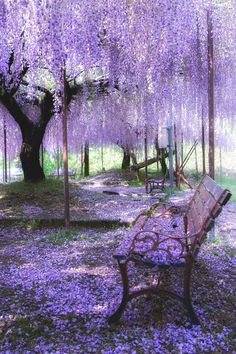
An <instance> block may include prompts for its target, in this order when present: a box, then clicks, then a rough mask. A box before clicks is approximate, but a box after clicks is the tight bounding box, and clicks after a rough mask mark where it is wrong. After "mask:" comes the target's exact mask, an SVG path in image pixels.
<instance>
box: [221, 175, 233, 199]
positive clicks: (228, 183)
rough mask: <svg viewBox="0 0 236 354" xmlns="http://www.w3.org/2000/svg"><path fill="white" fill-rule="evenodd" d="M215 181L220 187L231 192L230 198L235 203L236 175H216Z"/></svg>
mask: <svg viewBox="0 0 236 354" xmlns="http://www.w3.org/2000/svg"><path fill="white" fill-rule="evenodd" d="M216 181H217V182H218V183H219V185H220V186H221V187H223V188H227V189H229V191H230V192H231V193H232V197H231V199H230V200H231V202H234V203H236V177H225V176H217V177H216Z"/></svg>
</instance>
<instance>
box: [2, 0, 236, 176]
mask: <svg viewBox="0 0 236 354" xmlns="http://www.w3.org/2000/svg"><path fill="white" fill-rule="evenodd" d="M235 6H236V5H235V2H234V1H233V0H227V1H220V0H214V1H213V0H212V1H210V0H209V1H207V2H203V1H201V0H191V1H188V2H186V1H184V0H181V1H166V0H158V1H150V2H148V3H147V2H146V1H135V0H130V1H127V0H122V1H119V2H117V1H115V0H112V1H109V2H104V1H96V2H95V1H91V0H88V1H80V0H69V1H59V0H58V1H57V0H56V1H49V0H45V1H39V0H31V1H27V0H24V1H23V0H17V1H13V0H10V1H4V0H3V1H1V3H0V24H1V26H0V32H1V33H0V35H1V40H0V53H1V62H0V102H1V103H2V104H3V105H4V106H5V108H6V109H7V110H8V112H9V113H10V115H11V116H12V117H13V118H14V120H15V121H16V122H17V124H18V125H19V127H20V130H21V134H22V147H21V162H22V167H23V171H24V176H25V179H26V180H31V181H36V180H40V179H42V178H44V173H43V170H42V168H41V166H40V163H39V147H40V144H41V142H42V139H43V136H44V134H45V131H46V128H47V126H48V122H49V121H50V120H51V118H52V117H53V116H55V121H56V120H57V117H58V116H59V115H60V113H61V112H62V107H63V105H62V101H63V100H62V98H63V97H64V98H65V97H66V100H65V104H66V110H67V109H68V108H69V106H70V109H71V110H72V109H73V110H74V114H73V110H72V111H71V112H70V115H71V116H72V120H74V123H73V126H75V127H77V129H75V131H74V135H73V136H74V140H76V136H75V132H76V131H77V132H78V133H77V138H78V137H80V138H83V135H84V131H83V130H82V131H81V129H82V127H83V126H86V130H87V132H89V134H87V137H86V139H87V140H88V141H91V142H93V141H95V142H97V141H99V140H101V136H102V138H103V139H104V140H107V141H108V140H109V141H112V142H116V143H117V142H119V143H120V144H122V146H133V145H134V144H135V143H136V142H137V141H139V138H140V137H143V134H144V131H145V129H144V128H145V127H146V126H148V127H149V131H150V139H153V140H154V139H155V136H156V134H157V132H158V129H159V128H158V127H160V125H164V124H166V122H167V121H168V120H169V117H170V116H172V120H174V122H175V123H176V125H177V131H178V132H180V131H182V130H184V129H185V131H186V136H190V131H191V132H192V133H191V134H193V132H194V131H196V129H197V127H198V124H199V116H201V114H200V112H203V116H204V119H205V118H206V117H207V111H208V100H207V94H208V92H209V90H208V89H209V87H208V85H209V80H208V64H209V50H208V48H209V38H210V39H213V40H214V48H213V49H214V78H213V79H214V89H215V96H216V97H217V99H216V100H215V106H216V115H217V118H218V119H226V118H228V119H231V120H234V119H235V106H234V104H233V102H234V99H233V98H234V95H235V87H236V85H235V77H234V76H233V75H232V72H235V60H234V57H235V52H236V46H235V43H236V41H235V39H236V29H235V27H236V25H235V24H236V18H235V17H236V11H235V10H236V9H235ZM209 13H210V14H211V21H212V28H210V30H209V26H208V21H207V19H209ZM212 60H213V58H212ZM64 79H65V80H64ZM117 91H118V92H119V93H118V94H117ZM104 92H106V94H107V95H109V97H110V103H108V104H105V105H103V104H98V106H97V108H96V109H94V112H95V113H94V115H95V116H94V118H93V119H86V118H88V116H86V115H85V116H83V112H88V110H90V111H91V109H90V108H89V107H90V106H91V102H92V101H93V100H94V99H95V98H96V97H97V96H98V95H99V94H100V93H104ZM78 95H79V96H80V97H81V99H79V100H76V102H78V104H77V105H73V106H72V105H70V102H71V100H72V98H73V97H75V96H78ZM94 102H95V101H94ZM127 102H128V103H130V106H131V107H133V108H129V109H128V110H127ZM100 103H101V102H100ZM78 105H79V107H78ZM82 105H85V106H86V105H87V106H88V108H87V109H81V107H82ZM29 106H30V107H31V108H32V107H37V109H36V110H35V109H27V107H29ZM125 107H126V108H125ZM32 111H33V112H34V114H32ZM101 117H103V118H102V121H103V129H98V124H97V120H98V119H99V120H101ZM188 117H192V119H189V118H188ZM114 120H115V124H114ZM184 122H185V123H184ZM125 126H126V127H127V126H128V127H129V128H128V129H127V134H125V133H124V132H125V129H121V130H122V132H123V134H120V131H119V129H118V127H125ZM121 135H122V136H121ZM108 136H109V137H110V138H109V139H108ZM124 137H125V138H124ZM71 143H72V142H71ZM124 143H125V144H124Z"/></svg>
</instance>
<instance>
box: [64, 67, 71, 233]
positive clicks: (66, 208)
mask: <svg viewBox="0 0 236 354" xmlns="http://www.w3.org/2000/svg"><path fill="white" fill-rule="evenodd" d="M62 79H63V102H62V132H63V166H64V219H65V227H66V228H67V229H68V228H69V226H70V202H69V178H68V136H67V102H66V70H65V68H64V69H63V76H62Z"/></svg>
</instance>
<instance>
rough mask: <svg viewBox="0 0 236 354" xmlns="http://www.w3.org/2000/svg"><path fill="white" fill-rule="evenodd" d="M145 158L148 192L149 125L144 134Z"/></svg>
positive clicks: (146, 188)
mask: <svg viewBox="0 0 236 354" xmlns="http://www.w3.org/2000/svg"><path fill="white" fill-rule="evenodd" d="M144 159H145V190H146V193H148V166H147V159H148V142H147V127H146V128H145V135H144Z"/></svg>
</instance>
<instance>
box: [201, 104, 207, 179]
mask: <svg viewBox="0 0 236 354" xmlns="http://www.w3.org/2000/svg"><path fill="white" fill-rule="evenodd" d="M202 174H203V176H204V175H205V174H206V154H205V127H204V120H203V107H202Z"/></svg>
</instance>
